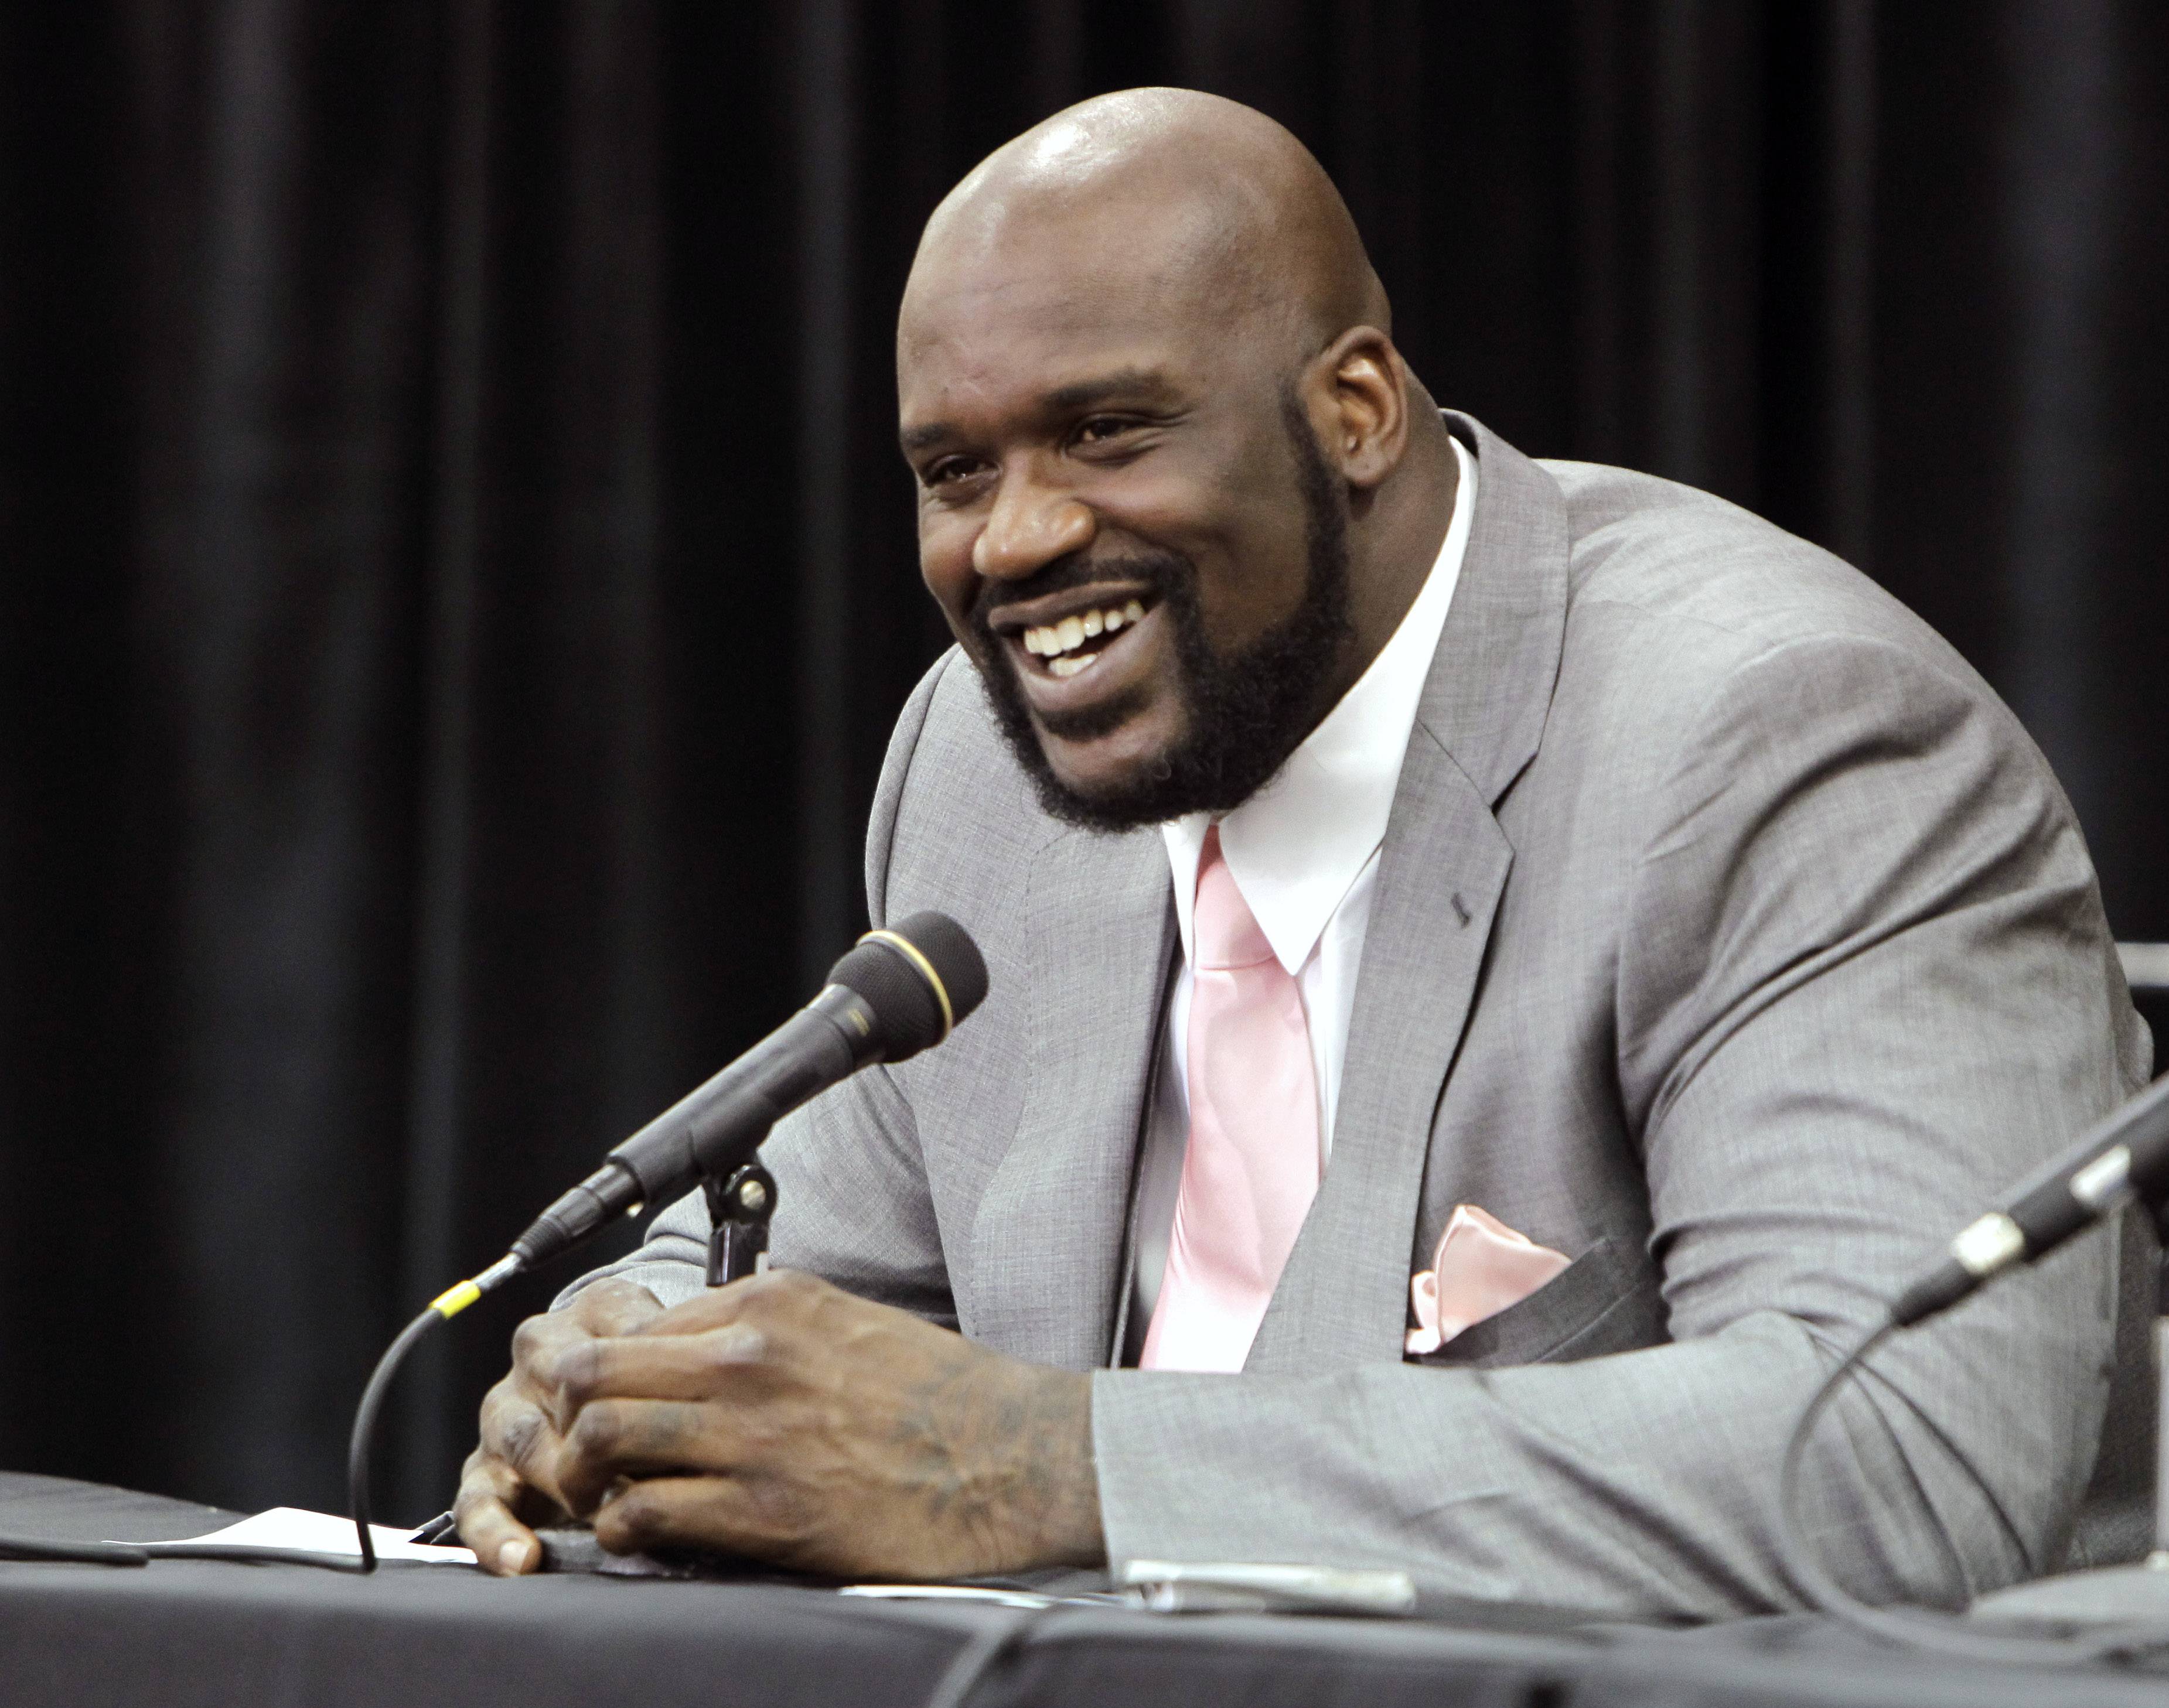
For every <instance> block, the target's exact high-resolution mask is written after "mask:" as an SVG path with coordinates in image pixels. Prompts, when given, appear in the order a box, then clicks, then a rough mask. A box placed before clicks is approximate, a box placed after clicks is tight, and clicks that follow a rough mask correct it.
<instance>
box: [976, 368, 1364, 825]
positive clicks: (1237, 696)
mask: <svg viewBox="0 0 2169 1708" xmlns="http://www.w3.org/2000/svg"><path fill="white" fill-rule="evenodd" d="M1281 415H1282V421H1283V422H1284V423H1285V424H1286V426H1287V434H1288V441H1289V444H1290V445H1291V446H1292V448H1293V450H1294V452H1295V460H1296V472H1297V480H1298V485H1299V487H1300V490H1301V492H1302V496H1303V543H1304V548H1305V555H1306V556H1307V558H1308V575H1307V576H1306V577H1305V581H1304V585H1303V601H1302V603H1301V604H1298V606H1297V607H1296V609H1294V610H1293V611H1292V612H1290V613H1289V615H1287V618H1286V619H1285V620H1283V621H1282V622H1281V623H1279V624H1277V625H1275V626H1274V627H1273V628H1271V629H1270V630H1268V631H1266V633H1265V634H1263V635H1261V636H1259V637H1258V639H1257V640H1255V641H1253V642H1251V644H1250V646H1247V647H1245V648H1244V649H1243V651H1241V652H1238V653H1235V654H1234V655H1233V656H1232V657H1224V658H1223V657H1220V656H1219V655H1218V653H1216V652H1213V650H1212V645H1211V643H1210V642H1209V641H1207V639H1206V637H1205V620H1204V614H1203V612H1202V610H1201V609H1199V605H1198V598H1197V571H1196V567H1195V566H1194V565H1192V564H1191V561H1190V560H1189V559H1188V558H1186V557H1185V556H1181V555H1180V553H1178V552H1172V551H1156V552H1147V553H1143V554H1141V555H1138V556H1131V557H1125V558H1122V559H1121V560H1119V561H1113V562H1099V563H1095V564H1093V565H1091V566H1090V567H1089V568H1088V567H1086V566H1085V565H1084V564H1082V563H1075V564H1072V563H1069V562H1063V563H1058V564H1056V565H1054V566H1053V567H1052V568H1051V569H1050V570H1049V571H1047V572H1043V573H1042V575H1040V576H1038V577H1034V578H1033V580H1032V582H1031V583H1030V585H1029V587H1028V588H1018V589H1017V590H1015V592H1013V593H1010V595H1009V597H1010V598H1012V599H1038V598H1041V597H1042V596H1043V595H1045V594H1047V593H1053V592H1055V591H1058V589H1059V588H1062V587H1063V585H1065V584H1066V583H1070V582H1073V581H1074V582H1077V583H1083V582H1084V581H1087V580H1091V581H1105V580H1113V579H1120V580H1122V581H1136V582H1139V583H1143V584H1145V585H1147V586H1148V587H1149V588H1151V589H1152V590H1153V593H1154V596H1155V598H1156V599H1157V600H1158V601H1159V604H1160V605H1161V606H1162V607H1164V609H1165V610H1166V612H1167V615H1168V618H1169V620H1170V623H1171V625H1172V628H1173V631H1174V636H1175V662H1176V664H1177V667H1178V668H1179V671H1180V694H1181V695H1182V700H1183V705H1184V710H1185V711H1186V714H1187V716H1186V732H1185V734H1184V736H1183V738H1182V740H1181V741H1180V742H1178V743H1177V744H1176V746H1175V748H1174V750H1173V751H1172V752H1170V753H1166V754H1164V755H1163V756H1162V757H1161V758H1159V761H1158V762H1157V763H1155V764H1152V765H1149V766H1148V767H1146V768H1145V769H1144V770H1143V773H1142V774H1139V775H1138V776H1136V777H1133V778H1132V779H1131V780H1129V781H1128V782H1127V783H1125V784H1122V785H1119V786H1118V787H1116V788H1113V789H1107V790H1098V791H1095V792H1094V793H1091V794H1084V793H1082V792H1080V791H1079V790H1074V789H1072V788H1070V787H1069V785H1066V784H1064V783H1063V782H1062V781H1061V780H1060V779H1058V777H1056V775H1055V774H1054V769H1053V766H1052V765H1050V764H1048V763H1047V754H1046V752H1045V750H1044V749H1042V748H1041V746H1040V742H1039V734H1038V732H1037V729H1036V728H1035V727H1034V726H1033V723H1032V720H1031V712H1030V710H1028V709H1027V708H1026V704H1025V698H1024V689H1023V686H1022V685H1021V684H1020V683H1019V682H1018V680H1017V677H1016V667H1015V664H1014V663H1012V662H1011V661H1010V657H1009V654H1008V652H1006V651H1005V649H1004V648H1003V646H1002V645H1001V643H1000V641H999V640H998V639H997V638H996V636H995V635H994V630H993V628H992V627H991V626H990V625H989V621H988V619H989V615H991V613H992V610H993V609H994V607H992V606H989V604H987V603H986V601H985V600H983V599H982V600H980V601H979V602H978V603H977V604H975V605H974V606H973V611H972V629H973V635H974V637H975V639H976V640H977V642H978V648H977V650H978V653H979V657H980V660H981V661H982V662H981V664H980V670H979V676H980V680H981V681H982V682H983V684H985V686H986V690H987V699H988V701H989V704H990V705H992V706H993V708H994V720H995V722H996V723H997V724H998V725H999V727H1000V729H1001V732H1002V734H1003V736H1004V737H1005V738H1006V739H1007V740H1008V742H1009V745H1010V752H1011V753H1015V755H1016V760H1017V764H1019V765H1021V766H1022V767H1023V768H1024V772H1025V774H1026V776H1027V777H1029V778H1031V783H1032V787H1033V789H1034V790H1036V791H1037V794H1038V795H1039V803H1040V806H1042V808H1043V809H1044V810H1045V811H1047V813H1049V814H1050V815H1051V816H1053V817H1056V818H1058V819H1061V820H1062V821H1063V822H1065V823H1068V824H1074V825H1077V826H1079V827H1081V828H1083V829H1085V830H1092V831H1106V832H1113V831H1124V830H1134V829H1136V828H1137V827H1138V826H1139V825H1144V824H1158V823H1161V822H1164V821H1165V820H1167V819H1170V818H1179V817H1181V816H1182V815H1183V814H1184V813H1186V812H1225V811H1228V810H1229V809H1230V808H1233V807H1236V806H1241V805H1242V803H1243V802H1244V801H1247V800H1249V799H1250V796H1251V795H1255V793H1256V792H1257V791H1258V790H1260V789H1261V788H1262V787H1264V786H1265V785H1266V783H1267V782H1269V781H1271V779H1272V777H1273V775H1274V774H1275V773H1276V772H1277V771H1278V770H1279V769H1281V767H1282V765H1284V764H1287V758H1288V755H1289V754H1291V753H1293V752H1294V751H1295V750H1296V748H1298V746H1300V745H1301V744H1302V742H1303V737H1305V736H1307V735H1308V734H1309V733H1310V732H1311V731H1312V730H1314V729H1315V728H1316V727H1317V726H1318V721H1319V719H1320V718H1321V717H1323V716H1324V715H1325V713H1326V711H1327V710H1328V708H1327V706H1326V705H1325V704H1324V701H1325V696H1326V688H1327V683H1328V680H1329V678H1330V677H1331V675H1332V673H1333V667H1334V665H1335V663H1336V662H1338V660H1339V657H1340V650H1341V647H1342V646H1343V644H1344V643H1345V642H1346V640H1347V638H1348V635H1349V633H1350V629H1351V625H1350V621H1349V615H1348V604H1349V592H1348V510H1347V499H1346V495H1345V494H1344V493H1343V492H1342V491H1341V490H1340V482H1338V480H1337V479H1336V478H1335V475H1334V473H1333V471H1332V470H1331V469H1330V467H1329V466H1327V464H1326V461H1325V458H1324V455H1323V453H1321V452H1320V451H1319V448H1318V441H1317V439H1315V438H1314V436H1313V435H1312V433H1311V429H1310V423H1309V420H1308V418H1306V417H1305V416H1304V414H1303V409H1302V406H1301V405H1300V404H1299V403H1298V402H1297V401H1296V397H1295V395H1294V393H1293V391H1292V390H1290V391H1283V392H1282V396H1281ZM1132 710H1134V707H1133V705H1132V704H1131V703H1130V702H1129V701H1127V700H1116V701H1114V702H1111V703H1110V704H1108V705H1102V706H1099V707H1095V709H1094V710H1092V711H1091V712H1090V714H1089V715H1087V716H1082V717H1074V718H1069V719H1064V720H1063V721H1060V722H1053V721H1050V724H1049V727H1050V728H1051V729H1052V730H1053V732H1054V733H1055V734H1057V735H1058V736H1061V737H1065V738H1067V739H1069V740H1084V739H1090V737H1095V736H1100V735H1105V734H1106V733H1107V732H1109V731H1110V730H1112V729H1114V728H1116V726H1118V725H1120V724H1121V723H1122V721H1123V720H1124V719H1125V718H1127V717H1128V716H1130V714H1131V712H1132Z"/></svg>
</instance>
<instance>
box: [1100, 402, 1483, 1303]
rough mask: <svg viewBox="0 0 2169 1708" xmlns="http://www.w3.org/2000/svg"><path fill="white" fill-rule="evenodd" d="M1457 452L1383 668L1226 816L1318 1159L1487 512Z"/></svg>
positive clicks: (1172, 1019)
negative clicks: (1307, 1057) (1417, 733)
mask: <svg viewBox="0 0 2169 1708" xmlns="http://www.w3.org/2000/svg"><path fill="white" fill-rule="evenodd" d="M1452 443H1453V455H1454V458H1455V460H1456V461H1457V463H1458V466H1459V467H1460V471H1461V477H1460V480H1459V482H1458V483H1457V485H1456V487H1455V490H1454V498H1453V516H1452V519H1451V520H1450V521H1449V522H1448V523H1447V529H1446V539H1445V541H1444V543H1443V544H1442V545H1440V547H1439V551H1438V557H1437V560H1436V561H1435V562H1434V563H1433V564H1432V565H1431V573H1430V574H1429V575H1428V576H1426V577H1425V579H1424V584H1423V587H1422V588H1421V589H1420V591H1419V592H1418V593H1417V594H1416V597H1415V602H1414V603H1413V604H1410V607H1409V609H1408V613H1407V615H1404V617H1403V618H1402V619H1401V621H1400V626H1399V627H1398V628H1397V629H1395V630H1394V633H1393V636H1392V638H1391V639H1390V640H1388V641H1387V642H1386V644H1385V646H1383V648H1382V649H1381V650H1380V652H1379V653H1378V657H1376V658H1374V659H1372V661H1371V668H1369V669H1367V670H1366V671H1365V672H1364V673H1363V674H1362V676H1361V677H1360V678H1357V680H1356V685H1355V686H1354V687H1353V688H1351V689H1349V690H1348V692H1347V693H1346V694H1344V695H1342V696H1341V699H1340V704H1338V705H1335V707H1334V708H1333V710H1331V711H1330V712H1328V713H1327V714H1326V715H1325V716H1324V720H1323V721H1321V722H1320V723H1319V726H1318V727H1317V728H1316V729H1314V730H1313V731H1312V732H1310V734H1309V735H1308V737H1305V738H1304V741H1303V745H1302V746H1300V747H1298V748H1297V749H1296V750H1295V752H1294V753H1292V754H1290V755H1289V756H1288V762H1287V764H1286V765H1284V766H1283V767H1282V769H1281V770H1280V772H1279V774H1277V775H1276V776H1275V777H1274V778H1273V780H1271V782H1270V783H1268V784H1267V785H1266V786H1265V787H1264V788H1262V789H1260V790H1259V791H1258V792H1257V793H1256V794H1255V795H1252V796H1251V797H1250V799H1249V800H1248V801H1244V803H1243V804H1242V805H1241V806H1238V807H1236V808H1235V809H1234V811H1231V812H1228V813H1226V814H1224V815H1223V816H1222V817H1221V818H1220V819H1219V820H1218V823H1219V826H1220V850H1221V854H1222V856H1223V858H1224V859H1226V860H1227V862H1228V870H1229V871H1230V872H1231V873H1232V874H1233V875H1234V879H1235V882H1236V885H1237V886H1238V887H1239V888H1240V889H1241V891H1242V892H1243V899H1244V901H1246V902H1249V903H1250V911H1251V913H1254V914H1255V916H1256V917H1257V921H1258V925H1259V928H1260V930H1262V931H1263V932H1264V933H1265V934H1266V941H1267V942H1268V943H1270V944H1272V948H1273V955H1274V956H1275V958H1276V959H1277V960H1279V962H1280V964H1281V965H1282V966H1284V967H1286V968H1287V970H1288V971H1289V972H1290V973H1292V974H1293V975H1294V976H1295V980H1296V987H1297V989H1298V992H1300V993H1301V995H1302V998H1303V1017H1304V1019H1305V1020H1306V1021H1308V1024H1309V1027H1310V1054H1311V1062H1312V1065H1313V1067H1314V1069H1315V1070H1316V1079H1317V1083H1318V1136H1319V1172H1320V1173H1323V1172H1324V1167H1325V1163H1326V1159H1327V1157H1330V1155H1331V1154H1332V1151H1333V1113H1334V1106H1335V1103H1336V1102H1337V1101H1338V1099H1339V1096H1340V1067H1341V1062H1342V1060H1343V1058H1344V1057H1345V1056H1346V1054H1347V1048H1348V1017H1349V1014H1351V1011H1352V1010H1353V1009H1354V1008H1355V1004H1356V973H1357V971H1358V969H1359V968H1360V967H1361V966H1362V960H1363V935H1364V932H1365V930H1366V929H1367V927H1368V926H1369V924H1370V923H1371V892H1372V888H1373V886H1375V885H1376V883H1377V881H1378V850H1379V848H1380V847H1381V845H1382V844H1383V843H1384V841H1385V839H1386V818H1387V815H1388V813H1389V812H1391V811H1392V810H1393V805H1394V789H1395V787H1396V786H1397V785H1399V782H1400V777H1401V759H1402V756H1403V755H1404V754H1405V753H1407V751H1408V746H1409V737H1410V734H1411V733H1412V732H1414V730H1415V721H1416V707H1417V705H1418V704H1419V702H1420V700H1422V698H1423V689H1424V682H1425V679H1426V677H1428V676H1429V674H1430V673H1431V658H1432V656H1433V655H1434V654H1435V653H1436V652H1437V651H1438V637H1439V633H1440V631H1441V630H1442V629H1443V628H1444V627H1445V625H1446V613H1447V607H1448V606H1449V605H1451V604H1452V602H1453V589H1454V586H1455V584H1456V583H1458V581H1459V580H1460V578H1461V560H1462V556H1463V554H1464V553H1465V552H1466V551H1467V550H1468V530H1469V524H1470V519H1471V518H1472V517H1473V516H1474V513H1475V510H1476V460H1475V459H1474V457H1472V456H1470V455H1469V454H1468V451H1467V450H1465V449H1464V448H1463V445H1462V444H1461V442H1460V441H1459V440H1458V439H1456V440H1454V441H1453V442H1452ZM1213 822H1214V821H1213V819H1212V817H1211V816H1210V815H1209V814H1207V813H1202V812H1192V813H1188V814H1186V815H1185V816H1184V817H1180V818H1177V819H1173V820H1170V822H1167V823H1165V824H1163V825H1162V826H1161V827H1160V834H1161V836H1162V837H1163V838H1165V840H1166V843H1167V858H1168V865H1169V866H1170V869H1171V870H1172V871H1173V874H1174V877H1175V923H1176V924H1177V926H1178V927H1179V928H1180V931H1181V934H1182V961H1183V964H1182V967H1181V970H1180V971H1179V972H1178V973H1177V975H1176V976H1175V989H1174V991H1173V992H1172V993H1171V994H1170V997H1169V998H1168V1013H1167V1025H1166V1028H1165V1031H1166V1037H1167V1052H1168V1053H1167V1056H1166V1059H1165V1061H1164V1062H1163V1064H1162V1068H1161V1072H1160V1073H1159V1076H1158V1079H1159V1096H1160V1098H1161V1099H1172V1101H1164V1102H1163V1104H1162V1106H1161V1107H1160V1108H1159V1109H1157V1110H1156V1111H1155V1112H1154V1119H1150V1120H1147V1122H1146V1123H1145V1140H1144V1154H1143V1157H1141V1158H1140V1159H1139V1174H1138V1218H1137V1263H1136V1267H1135V1272H1134V1275H1135V1279H1134V1283H1133V1287H1134V1292H1133V1296H1132V1301H1131V1312H1132V1319H1133V1321H1134V1322H1135V1323H1136V1324H1137V1325H1138V1326H1137V1327H1136V1328H1134V1329H1133V1331H1132V1335H1131V1337H1130V1338H1132V1342H1133V1343H1134V1342H1135V1341H1137V1340H1138V1339H1139V1338H1141V1337H1142V1335H1143V1323H1144V1322H1147V1321H1148V1319H1149V1318H1150V1317H1151V1315H1152V1309H1153V1306H1154V1304H1155V1303H1156V1302H1157V1301H1158V1300H1159V1282H1160V1274H1161V1272H1162V1271H1163V1270H1164V1269H1165V1268H1166V1265H1167V1242H1168V1237H1169V1233H1170V1230H1171V1229H1172V1228H1173V1226H1174V1224H1175V1196H1176V1194H1177V1193H1178V1192H1179V1190H1180V1187H1181V1182H1182V1147H1183V1135H1185V1134H1186V1132H1187V1131H1188V1130H1189V1125H1190V1118H1189V1085H1188V1072H1187V1067H1186V1056H1187V1045H1188V1039H1189V1035H1190V997H1191V989H1192V987H1193V983H1194V981H1193V979H1192V977H1191V971H1190V961H1191V909H1192V907H1194V906H1195V904H1196V896H1197V863H1198V860H1199V859H1200V858H1201V857H1202V854H1203V852H1204V848H1205V833H1206V831H1207V829H1208V828H1209V827H1211V826H1212V823H1213Z"/></svg>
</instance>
